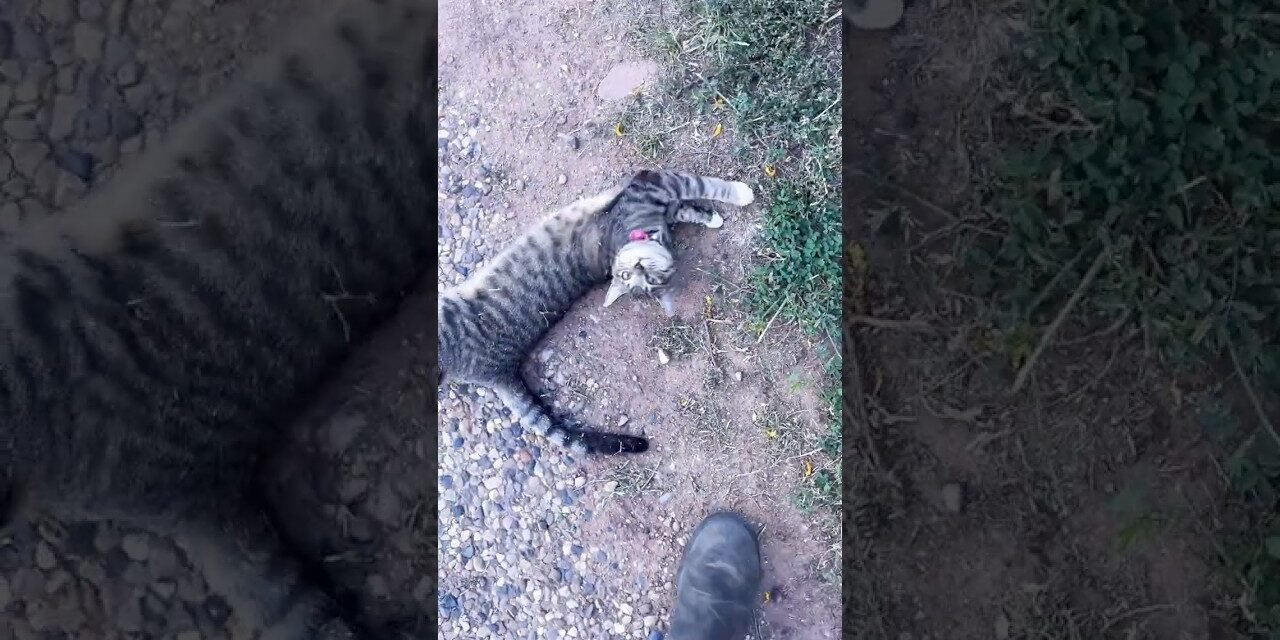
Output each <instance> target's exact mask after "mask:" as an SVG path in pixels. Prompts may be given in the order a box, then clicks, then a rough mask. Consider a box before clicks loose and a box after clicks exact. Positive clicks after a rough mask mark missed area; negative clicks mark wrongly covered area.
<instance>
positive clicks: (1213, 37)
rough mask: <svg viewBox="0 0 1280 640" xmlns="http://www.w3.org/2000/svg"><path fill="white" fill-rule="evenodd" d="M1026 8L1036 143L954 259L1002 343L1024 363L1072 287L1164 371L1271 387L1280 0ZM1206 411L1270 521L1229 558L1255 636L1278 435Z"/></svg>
mask: <svg viewBox="0 0 1280 640" xmlns="http://www.w3.org/2000/svg"><path fill="white" fill-rule="evenodd" d="M1033 6H1034V11H1033V20H1032V22H1033V27H1034V28H1033V29H1032V33H1033V34H1034V35H1033V36H1032V40H1031V42H1030V43H1029V45H1030V46H1029V47H1028V49H1027V53H1028V59H1029V60H1030V62H1031V63H1032V65H1033V68H1034V70H1035V75H1036V76H1037V80H1038V81H1039V86H1037V87H1035V91H1034V92H1033V93H1031V94H1030V95H1029V96H1028V97H1026V98H1025V99H1023V100H1022V101H1020V102H1019V103H1018V104H1016V105H1015V106H1014V110H1013V113H1014V115H1015V116H1016V117H1018V118H1021V119H1022V121H1023V122H1024V123H1026V124H1027V127H1028V130H1027V131H1026V132H1024V133H1026V134H1027V135H1025V136H1024V138H1025V139H1027V140H1032V141H1034V142H1030V143H1028V145H1027V146H1026V148H1024V149H1021V150H1020V151H1019V152H1018V153H1016V154H1013V155H1012V156H1011V157H1010V158H1008V161H1007V162H1006V163H1005V166H1004V167H1003V169H1002V171H1001V172H1000V176H999V179H998V184H997V185H996V193H997V197H996V204H997V206H996V209H997V214H998V216H999V218H1000V220H1001V221H1002V222H1003V223H1004V224H1003V226H1004V234H1003V239H1002V240H1001V241H1000V242H998V243H996V244H995V245H993V246H977V245H975V246H974V247H973V248H972V249H971V250H970V252H969V254H968V256H967V257H968V258H969V264H970V265H971V266H973V267H975V268H974V269H972V270H971V273H972V274H973V276H974V284H975V288H976V289H977V292H978V293H983V294H990V295H992V296H993V297H994V298H995V299H996V300H997V301H998V302H999V304H998V305H997V315H998V318H997V320H996V325H997V326H996V327H995V331H994V334H995V335H996V336H997V339H996V340H995V341H994V342H995V344H996V345H998V346H1003V347H1004V350H1005V351H1006V352H1007V354H1008V355H1009V356H1010V358H1011V360H1012V361H1013V362H1014V364H1015V366H1018V365H1020V363H1021V362H1022V361H1024V360H1025V358H1026V357H1028V355H1029V354H1030V352H1031V351H1032V348H1033V346H1034V345H1035V344H1036V343H1038V342H1039V341H1040V340H1042V339H1043V333H1044V330H1043V329H1041V327H1045V326H1051V325H1050V322H1049V320H1050V319H1051V318H1053V317H1054V316H1056V315H1058V314H1059V313H1060V310H1062V309H1064V303H1063V301H1064V300H1066V299H1067V298H1068V297H1069V296H1073V295H1076V296H1078V303H1077V304H1076V306H1075V308H1074V309H1071V313H1072V314H1078V315H1085V316H1089V317H1108V318H1111V319H1118V320H1120V321H1121V322H1123V321H1125V320H1128V321H1133V322H1137V323H1139V324H1140V326H1141V327H1142V329H1143V333H1144V335H1145V336H1146V338H1147V340H1148V342H1149V344H1152V345H1154V346H1156V347H1157V348H1158V349H1159V351H1160V353H1161V354H1163V355H1164V356H1165V357H1166V359H1167V360H1169V361H1170V362H1171V363H1173V364H1175V365H1181V366H1202V365H1205V364H1208V363H1214V362H1221V361H1222V360H1226V359H1228V358H1229V359H1230V362H1231V363H1232V364H1233V365H1234V368H1235V371H1236V373H1237V374H1238V380H1239V381H1242V382H1243V384H1244V385H1246V386H1250V387H1251V389H1259V390H1261V389H1266V390H1269V391H1272V392H1273V391H1274V390H1275V389H1280V346H1277V340H1276V338H1277V331H1276V327H1277V325H1276V323H1275V322H1274V321H1273V320H1272V319H1273V318H1274V317H1276V314H1277V313H1280V260H1278V259H1277V256H1280V147H1278V146H1277V143H1278V142H1280V99H1278V98H1280V53H1278V51H1280V49H1278V45H1280V21H1277V20H1276V14H1275V13H1274V6H1273V5H1272V4H1271V3H1268V2H1265V1H1264V0H1215V1H1209V2H1196V3H1191V2H1180V3H1169V2H1161V1H1158V0H1125V1H1121V2H1108V3H1099V2H1091V1H1089V0H1038V1H1037V2H1035V3H1034V4H1033ZM1090 276H1092V279H1091V280H1090ZM1254 404H1255V405H1257V413H1258V414H1259V422H1260V423H1262V424H1265V423H1266V422H1267V418H1266V417H1265V416H1263V415H1262V414H1263V410H1262V409H1261V408H1260V404H1259V403H1258V402H1257V401H1256V400H1255V403H1254ZM1205 421H1206V424H1207V425H1212V426H1213V428H1216V429H1218V430H1220V431H1228V432H1231V433H1233V434H1234V436H1233V437H1234V440H1232V442H1234V443H1235V444H1234V445H1233V447H1234V448H1233V449H1231V450H1232V451H1233V453H1232V454H1231V456H1230V458H1229V460H1228V464H1227V465H1226V466H1227V468H1228V473H1229V475H1230V477H1231V479H1232V483H1233V485H1234V486H1235V487H1236V488H1237V489H1238V490H1239V492H1240V495H1242V496H1245V497H1246V499H1247V500H1248V501H1249V502H1250V503H1251V504H1252V505H1253V506H1254V508H1255V509H1257V511H1258V513H1259V514H1263V515H1260V516H1259V517H1257V518H1256V519H1255V520H1254V521H1253V522H1251V523H1250V525H1249V526H1248V527H1247V528H1246V529H1245V530H1244V531H1243V532H1242V533H1241V535H1240V539H1239V540H1238V541H1236V542H1234V543H1232V545H1230V546H1231V547H1232V548H1233V549H1236V551H1233V552H1231V553H1229V554H1224V555H1226V556H1228V557H1227V558H1226V559H1227V560H1228V562H1227V564H1228V566H1229V568H1230V569H1231V570H1232V571H1233V572H1234V573H1235V574H1236V576H1237V577H1239V578H1240V579H1241V582H1242V583H1243V584H1245V585H1246V594H1245V598H1243V599H1242V601H1243V603H1244V604H1245V605H1246V606H1245V607H1244V610H1245V611H1246V614H1245V617H1246V618H1248V620H1247V625H1246V626H1248V627H1249V630H1250V633H1253V634H1260V635H1263V636H1266V637H1276V636H1277V634H1280V537H1278V536H1280V528H1278V527H1277V522H1276V519H1275V517H1274V515H1273V514H1274V513H1275V510H1276V508H1277V506H1280V501H1278V500H1277V494H1278V491H1277V489H1278V488H1280V439H1277V438H1276V437H1275V433H1274V429H1259V430H1258V431H1257V432H1256V433H1252V434H1248V435H1245V434H1243V433H1241V431H1240V430H1239V429H1238V421H1237V420H1236V419H1235V418H1234V417H1231V416H1228V415H1226V414H1225V413H1220V414H1215V415H1206V417H1205ZM1228 427H1230V428H1228ZM1207 428H1210V427H1208V426H1207ZM1210 430H1211V431H1212V428H1210ZM1144 527H1145V524H1144V525H1142V526H1139V527H1138V529H1143V528H1144ZM1135 531H1137V530H1135ZM1127 533H1129V532H1127ZM1139 533H1140V532H1139ZM1268 634H1270V635H1268Z"/></svg>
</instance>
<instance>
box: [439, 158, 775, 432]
mask: <svg viewBox="0 0 1280 640" xmlns="http://www.w3.org/2000/svg"><path fill="white" fill-rule="evenodd" d="M694 199H716V200H721V201H727V202H733V203H735V204H740V205H744V204H748V203H750V202H751V200H752V194H751V189H750V188H749V187H747V185H745V184H742V183H740V182H726V181H723V180H719V179H716V178H702V177H697V176H688V175H684V174H677V173H670V172H651V171H643V172H640V173H638V174H636V175H635V176H634V177H633V178H632V179H631V181H630V182H629V183H628V184H627V185H626V186H625V187H616V188H613V189H609V190H606V191H604V192H602V193H600V194H597V195H595V196H592V197H588V198H583V199H581V200H579V201H577V202H575V203H573V204H571V205H568V206H566V207H564V208H562V209H560V210H558V211H555V212H553V213H551V214H550V215H548V216H546V217H545V218H544V219H543V220H541V221H540V222H538V223H537V224H535V225H534V226H533V227H532V228H531V229H529V230H528V231H526V232H525V233H524V234H523V235H521V236H520V237H519V238H517V239H516V240H515V241H513V242H512V243H511V244H510V245H509V246H507V247H506V248H505V249H503V251H502V252H501V253H499V254H498V255H497V256H496V257H495V258H493V259H492V260H491V261H489V262H488V263H487V264H486V265H485V266H484V267H483V268H482V269H480V270H478V271H476V272H475V273H474V274H472V275H471V277H469V278H468V279H467V280H466V281H464V282H463V283H462V284H460V285H458V286H457V287H454V288H452V289H449V290H447V291H444V292H442V293H441V294H440V296H439V301H438V303H437V305H438V312H439V318H440V325H439V333H438V338H439V349H440V351H439V358H440V370H441V376H442V377H441V383H443V382H445V381H446V380H448V381H453V382H461V383H470V384H479V385H483V386H486V387H489V388H491V389H493V390H494V391H495V392H496V393H497V396H498V398H499V399H500V400H501V401H502V403H503V404H504V405H505V406H506V407H507V409H508V410H510V411H511V414H512V415H513V416H514V418H515V419H516V420H517V421H518V422H519V424H520V425H521V427H523V428H524V429H526V430H529V431H532V432H533V433H536V434H538V435H540V436H544V437H546V438H548V439H549V440H551V441H552V442H554V443H555V444H557V445H559V446H563V447H568V448H569V449H570V450H572V451H573V452H575V453H577V454H589V453H603V454H618V453H641V452H643V451H646V450H647V449H648V447H649V443H648V441H647V440H646V439H644V438H641V437H637V436H631V435H624V434H616V433H606V432H602V431H596V430H593V429H588V428H584V427H580V426H570V425H566V424H563V423H562V422H559V421H557V420H556V419H554V418H553V417H552V416H551V415H550V414H549V413H548V411H547V409H546V407H545V406H543V404H542V403H541V401H540V400H539V399H538V398H537V397H536V396H534V395H533V393H531V392H530V391H529V388H528V386H527V385H526V383H525V381H524V379H523V378H522V377H521V375H520V364H521V363H522V362H523V361H524V359H525V358H526V357H527V356H528V354H529V352H530V351H531V350H532V348H533V346H534V345H535V344H536V343H537V342H538V341H539V340H541V339H542V337H543V336H544V335H545V334H546V333H547V331H548V330H550V328H551V327H552V326H553V325H554V324H555V323H556V322H558V321H559V320H560V319H561V318H562V317H564V315H565V313H567V312H568V310H569V309H570V307H571V306H572V305H573V303H574V302H576V301H577V300H578V299H579V298H581V297H582V296H583V295H584V294H586V293H587V292H588V291H589V290H591V289H592V288H594V287H596V286H598V285H600V284H603V283H604V282H606V281H610V279H611V276H612V284H611V285H610V292H609V298H608V299H607V300H606V301H605V306H608V305H609V304H611V303H612V302H613V301H614V300H616V299H617V297H618V295H615V289H617V288H618V287H619V286H622V287H624V288H626V289H627V290H634V291H643V292H646V293H656V294H658V295H660V296H662V297H663V306H664V308H666V309H668V313H670V311H669V310H670V308H671V306H670V298H669V291H670V280H671V275H672V273H674V269H673V266H674V261H673V260H674V259H673V257H672V254H671V252H670V250H669V249H668V247H669V246H670V245H671V242H670V230H669V226H670V225H671V224H672V223H674V222H676V221H687V222H699V223H701V224H704V225H706V226H710V227H719V226H720V224H722V222H723V220H721V219H720V216H719V215H717V214H715V213H714V212H711V211H710V210H709V209H706V208H701V207H697V206H696V205H694V204H693V203H689V202H682V201H683V200H694ZM634 232H643V234H644V238H643V239H634V240H633V239H632V234H633V233H634ZM619 295H620V294H619Z"/></svg>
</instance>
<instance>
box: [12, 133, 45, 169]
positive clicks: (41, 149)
mask: <svg viewBox="0 0 1280 640" xmlns="http://www.w3.org/2000/svg"><path fill="white" fill-rule="evenodd" d="M9 155H11V156H12V157H13V166H14V168H16V169H17V170H18V173H20V174H22V175H23V176H26V177H28V178H34V177H35V175H36V169H38V168H40V163H41V162H43V161H44V159H45V158H47V157H49V145H47V144H45V143H43V142H14V143H13V144H11V145H10V146H9Z"/></svg>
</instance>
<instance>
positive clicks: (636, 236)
mask: <svg viewBox="0 0 1280 640" xmlns="http://www.w3.org/2000/svg"><path fill="white" fill-rule="evenodd" d="M627 239H628V240H630V241H631V242H640V241H641V240H648V239H649V234H647V233H645V232H644V230H642V229H632V230H631V233H630V234H627Z"/></svg>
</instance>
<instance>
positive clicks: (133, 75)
mask: <svg viewBox="0 0 1280 640" xmlns="http://www.w3.org/2000/svg"><path fill="white" fill-rule="evenodd" d="M139 80H142V67H141V66H140V65H139V64H138V63H136V62H126V63H124V64H123V65H120V68H119V69H117V70H116V82H118V83H120V86H122V87H132V86H133V85H135V84H138V81H139Z"/></svg>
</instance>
